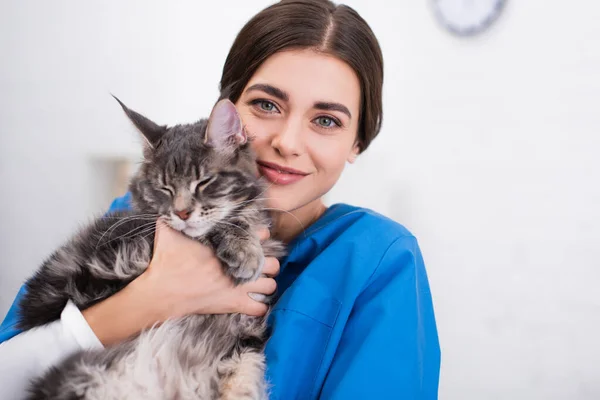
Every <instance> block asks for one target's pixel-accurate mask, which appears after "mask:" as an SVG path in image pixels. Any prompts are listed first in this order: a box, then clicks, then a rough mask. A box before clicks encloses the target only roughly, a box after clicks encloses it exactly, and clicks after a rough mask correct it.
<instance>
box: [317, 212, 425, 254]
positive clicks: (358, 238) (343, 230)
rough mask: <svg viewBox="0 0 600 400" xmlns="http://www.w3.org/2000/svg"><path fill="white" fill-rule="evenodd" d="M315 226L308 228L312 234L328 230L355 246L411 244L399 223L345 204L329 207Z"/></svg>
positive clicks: (405, 231) (408, 234) (407, 233)
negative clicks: (401, 240) (402, 241)
mask: <svg viewBox="0 0 600 400" xmlns="http://www.w3.org/2000/svg"><path fill="white" fill-rule="evenodd" d="M317 223H318V224H319V225H317V226H315V227H314V228H313V227H311V228H313V229H314V233H315V234H316V233H317V232H318V231H319V230H329V231H331V232H332V233H337V234H338V236H339V237H338V239H343V240H352V242H353V243H354V244H355V245H360V244H361V243H364V244H365V245H368V246H371V245H373V241H376V242H377V243H378V244H379V245H384V246H385V245H386V244H387V245H390V244H391V243H392V242H394V241H397V240H398V239H401V238H412V239H413V240H414V235H413V234H412V232H410V231H409V230H408V229H407V228H406V227H405V226H404V225H402V224H401V223H399V222H397V221H394V220H393V219H391V218H389V217H386V216H385V215H382V214H380V213H378V212H376V211H374V210H372V209H369V208H365V207H357V206H353V205H349V204H344V203H338V204H334V205H332V206H331V207H329V208H328V210H327V212H326V213H325V214H324V215H323V217H322V219H321V220H319V221H317ZM315 225H316V224H315ZM378 247H379V246H378Z"/></svg>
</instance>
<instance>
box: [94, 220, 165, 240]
mask: <svg viewBox="0 0 600 400" xmlns="http://www.w3.org/2000/svg"><path fill="white" fill-rule="evenodd" d="M154 225H156V221H151V222H146V223H144V224H142V225H140V226H136V227H135V228H133V229H131V230H130V231H129V232H126V233H124V234H122V235H119V236H117V237H115V238H112V239H111V240H109V241H107V242H105V243H103V245H107V244H109V243H110V242H113V241H115V240H119V239H125V238H128V237H132V236H135V235H137V234H138V233H141V231H146V230H147V229H148V228H150V229H154Z"/></svg>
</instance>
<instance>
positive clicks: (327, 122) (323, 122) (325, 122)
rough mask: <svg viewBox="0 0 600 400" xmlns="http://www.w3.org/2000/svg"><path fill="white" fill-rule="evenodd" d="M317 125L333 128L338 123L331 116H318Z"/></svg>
mask: <svg viewBox="0 0 600 400" xmlns="http://www.w3.org/2000/svg"><path fill="white" fill-rule="evenodd" d="M315 121H316V123H317V125H319V126H321V127H323V128H333V127H334V126H339V125H340V124H339V123H338V122H336V121H335V120H334V119H333V118H331V117H318V118H317V119H316V120H315Z"/></svg>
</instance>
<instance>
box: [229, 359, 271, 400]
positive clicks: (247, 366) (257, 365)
mask: <svg viewBox="0 0 600 400" xmlns="http://www.w3.org/2000/svg"><path fill="white" fill-rule="evenodd" d="M219 372H220V373H221V374H222V376H223V379H222V380H221V384H220V396H219V400H267V399H268V395H267V387H266V386H267V385H266V382H265V356H264V354H262V353H258V352H256V351H254V350H247V351H244V352H242V353H240V354H239V355H236V356H234V357H232V358H230V359H227V360H224V361H223V362H222V364H221V365H220V366H219Z"/></svg>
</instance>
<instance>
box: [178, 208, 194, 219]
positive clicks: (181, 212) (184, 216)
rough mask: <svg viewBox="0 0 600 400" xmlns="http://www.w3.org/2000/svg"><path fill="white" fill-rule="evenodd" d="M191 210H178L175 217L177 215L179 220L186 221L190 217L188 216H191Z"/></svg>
mask: <svg viewBox="0 0 600 400" xmlns="http://www.w3.org/2000/svg"><path fill="white" fill-rule="evenodd" d="M192 211H194V210H192V209H191V208H188V209H186V210H179V211H175V215H177V216H178V217H179V218H181V219H182V220H184V221H185V220H186V219H188V218H189V217H190V215H192Z"/></svg>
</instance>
